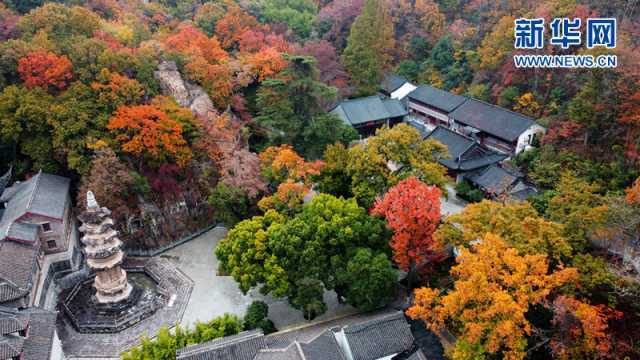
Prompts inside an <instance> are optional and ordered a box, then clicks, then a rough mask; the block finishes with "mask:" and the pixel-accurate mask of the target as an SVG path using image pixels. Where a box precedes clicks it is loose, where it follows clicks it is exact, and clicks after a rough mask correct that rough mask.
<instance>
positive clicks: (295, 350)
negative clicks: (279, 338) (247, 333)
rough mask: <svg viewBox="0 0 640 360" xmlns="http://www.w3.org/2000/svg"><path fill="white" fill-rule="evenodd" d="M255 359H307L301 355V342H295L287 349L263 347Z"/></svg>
mask: <svg viewBox="0 0 640 360" xmlns="http://www.w3.org/2000/svg"><path fill="white" fill-rule="evenodd" d="M254 360H305V359H304V358H303V357H302V355H300V348H299V344H297V343H293V344H291V345H289V346H288V347H287V348H285V349H262V350H260V352H259V353H258V354H257V355H256V357H255V359H254Z"/></svg>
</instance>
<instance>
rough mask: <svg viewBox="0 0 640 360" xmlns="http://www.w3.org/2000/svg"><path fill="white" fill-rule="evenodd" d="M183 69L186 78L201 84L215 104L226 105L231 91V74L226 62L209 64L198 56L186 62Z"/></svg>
mask: <svg viewBox="0 0 640 360" xmlns="http://www.w3.org/2000/svg"><path fill="white" fill-rule="evenodd" d="M185 70H186V74H185V75H186V77H187V79H189V80H192V81H195V82H197V83H199V84H202V86H203V87H204V88H205V90H206V91H207V93H208V94H209V96H210V97H211V101H213V102H214V104H215V105H216V106H218V107H219V108H224V107H225V106H227V103H228V101H229V100H230V97H231V94H232V92H233V79H232V75H233V74H232V73H231V69H229V67H228V66H227V65H226V64H210V63H208V62H207V61H206V60H205V59H204V58H202V57H198V58H194V59H193V60H192V61H191V62H189V63H187V64H186V65H185Z"/></svg>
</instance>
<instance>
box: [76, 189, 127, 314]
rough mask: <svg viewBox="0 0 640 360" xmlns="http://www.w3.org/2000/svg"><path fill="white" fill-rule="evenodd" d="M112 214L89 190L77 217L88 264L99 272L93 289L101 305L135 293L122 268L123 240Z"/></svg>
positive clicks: (124, 298)
mask: <svg viewBox="0 0 640 360" xmlns="http://www.w3.org/2000/svg"><path fill="white" fill-rule="evenodd" d="M109 215H111V211H110V210H109V209H107V208H106V207H100V205H98V202H97V201H96V198H95V196H94V195H93V192H91V191H87V208H86V210H85V211H84V212H83V213H82V214H80V216H78V219H79V220H80V221H81V222H82V226H80V229H79V230H80V231H81V232H82V233H83V236H82V238H81V241H82V243H83V244H84V253H85V255H86V259H87V260H86V261H87V265H89V268H91V270H93V271H95V272H96V277H95V280H94V283H93V286H94V287H95V289H96V295H95V296H96V300H97V302H98V303H100V304H113V303H117V302H120V301H124V300H126V299H127V298H128V297H129V295H130V294H131V290H132V286H131V284H129V282H128V281H127V273H126V272H125V271H124V270H123V269H122V267H121V266H120V265H121V264H122V260H123V259H124V253H123V252H122V249H121V246H122V241H121V240H120V239H119V238H118V232H117V231H116V230H115V229H114V228H113V219H111V217H110V216H109Z"/></svg>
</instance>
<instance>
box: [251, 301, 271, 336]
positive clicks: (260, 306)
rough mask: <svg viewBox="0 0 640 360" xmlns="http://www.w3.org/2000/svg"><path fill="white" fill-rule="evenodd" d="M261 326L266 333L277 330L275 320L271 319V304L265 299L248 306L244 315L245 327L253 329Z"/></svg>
mask: <svg viewBox="0 0 640 360" xmlns="http://www.w3.org/2000/svg"><path fill="white" fill-rule="evenodd" d="M257 328H260V329H262V331H263V332H264V333H265V334H269V333H272V332H275V331H276V328H275V326H274V325H273V322H272V321H271V320H269V305H267V303H265V302H264V301H254V302H252V303H251V305H249V307H248V308H247V313H246V314H245V315H244V329H245V330H253V329H257Z"/></svg>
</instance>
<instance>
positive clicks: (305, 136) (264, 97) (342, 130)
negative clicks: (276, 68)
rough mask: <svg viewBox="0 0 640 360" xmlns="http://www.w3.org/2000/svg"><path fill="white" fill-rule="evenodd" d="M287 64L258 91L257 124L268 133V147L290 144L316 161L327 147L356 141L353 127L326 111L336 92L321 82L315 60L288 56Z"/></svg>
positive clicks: (306, 57)
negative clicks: (326, 106)
mask: <svg viewBox="0 0 640 360" xmlns="http://www.w3.org/2000/svg"><path fill="white" fill-rule="evenodd" d="M287 60H289V66H288V67H287V68H286V69H285V70H283V71H282V72H280V74H278V76H277V77H275V78H272V79H268V80H266V81H264V82H263V84H262V87H261V88H260V90H259V91H258V98H257V104H258V107H259V109H260V111H259V114H258V116H257V117H256V121H257V122H258V123H259V124H260V125H262V126H264V127H266V128H267V129H269V133H270V134H269V145H277V144H283V143H285V144H291V145H293V147H294V148H295V149H296V151H298V152H300V153H303V154H304V155H305V156H306V157H308V158H309V157H311V158H317V157H319V156H320V155H322V151H323V150H324V147H325V146H326V145H328V144H332V143H334V142H336V141H341V142H344V143H348V142H349V141H351V140H353V139H355V138H356V137H357V134H356V133H355V131H354V130H353V129H352V128H351V127H350V126H347V125H346V124H344V123H343V122H342V121H341V120H340V119H339V118H338V117H337V116H335V115H331V114H328V113H327V112H326V111H325V110H324V105H325V104H327V103H329V102H331V101H332V100H333V99H335V96H336V90H335V88H333V87H330V86H327V85H325V84H323V83H322V82H321V81H319V80H318V70H317V68H316V65H315V63H316V62H315V60H314V59H313V58H312V57H308V56H287Z"/></svg>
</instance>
